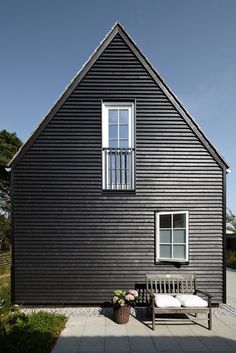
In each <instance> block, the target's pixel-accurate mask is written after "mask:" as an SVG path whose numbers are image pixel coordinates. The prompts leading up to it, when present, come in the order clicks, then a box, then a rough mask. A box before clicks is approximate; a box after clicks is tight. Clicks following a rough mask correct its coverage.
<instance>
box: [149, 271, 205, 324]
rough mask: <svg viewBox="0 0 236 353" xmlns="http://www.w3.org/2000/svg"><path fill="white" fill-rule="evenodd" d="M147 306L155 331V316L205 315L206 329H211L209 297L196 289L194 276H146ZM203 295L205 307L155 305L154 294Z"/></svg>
mask: <svg viewBox="0 0 236 353" xmlns="http://www.w3.org/2000/svg"><path fill="white" fill-rule="evenodd" d="M146 291H147V305H148V309H149V310H151V313H152V329H153V330H155V317H156V315H157V314H170V313H172V314H176V313H186V314H195V315H197V314H198V313H205V314H207V317H208V328H209V330H211V329H212V307H211V297H212V296H211V295H210V294H208V293H207V292H205V291H202V290H200V289H198V288H197V281H196V275H195V274H193V273H184V274H148V273H147V274H146ZM198 293H200V294H203V295H204V296H206V297H207V300H208V306H207V307H183V306H181V307H174V308H173V307H164V308H163V307H157V306H156V305H155V294H168V295H171V296H175V295H180V294H194V295H197V294H198Z"/></svg>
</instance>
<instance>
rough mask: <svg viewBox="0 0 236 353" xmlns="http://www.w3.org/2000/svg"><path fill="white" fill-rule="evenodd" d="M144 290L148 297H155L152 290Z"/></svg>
mask: <svg viewBox="0 0 236 353" xmlns="http://www.w3.org/2000/svg"><path fill="white" fill-rule="evenodd" d="M146 292H147V293H148V294H149V295H150V297H151V298H152V299H154V298H155V295H154V294H153V292H152V291H151V290H150V289H146Z"/></svg>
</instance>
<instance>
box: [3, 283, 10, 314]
mask: <svg viewBox="0 0 236 353" xmlns="http://www.w3.org/2000/svg"><path fill="white" fill-rule="evenodd" d="M10 306H11V284H10V277H9V276H8V277H3V278H0V314H4V313H7V312H8V311H9V310H10Z"/></svg>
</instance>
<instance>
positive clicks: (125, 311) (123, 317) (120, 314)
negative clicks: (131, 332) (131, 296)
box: [113, 305, 131, 324]
mask: <svg viewBox="0 0 236 353" xmlns="http://www.w3.org/2000/svg"><path fill="white" fill-rule="evenodd" d="M130 312H131V306H128V305H121V306H120V305H119V306H118V305H114V306H113V313H114V318H115V322H116V323H117V324H127V323H128V322H129V316H130Z"/></svg>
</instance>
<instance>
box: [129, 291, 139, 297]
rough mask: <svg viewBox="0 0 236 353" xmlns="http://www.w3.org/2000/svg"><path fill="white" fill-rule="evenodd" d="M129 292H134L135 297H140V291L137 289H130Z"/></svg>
mask: <svg viewBox="0 0 236 353" xmlns="http://www.w3.org/2000/svg"><path fill="white" fill-rule="evenodd" d="M129 293H130V294H132V295H133V296H134V297H135V298H137V297H138V292H137V291H136V290H135V289H130V290H129Z"/></svg>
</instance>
